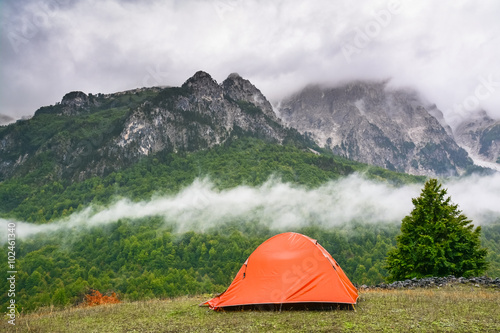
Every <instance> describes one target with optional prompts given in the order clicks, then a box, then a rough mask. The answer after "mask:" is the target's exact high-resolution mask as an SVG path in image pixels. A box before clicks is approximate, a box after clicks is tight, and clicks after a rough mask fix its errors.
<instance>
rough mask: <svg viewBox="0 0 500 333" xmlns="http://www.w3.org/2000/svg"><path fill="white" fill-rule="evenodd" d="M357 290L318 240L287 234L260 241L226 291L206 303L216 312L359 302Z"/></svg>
mask: <svg viewBox="0 0 500 333" xmlns="http://www.w3.org/2000/svg"><path fill="white" fill-rule="evenodd" d="M357 299H358V290H357V289H356V287H354V286H353V284H352V283H351V281H349V279H348V278H347V276H346V275H345V273H344V271H342V268H340V266H339V264H338V263H337V262H336V261H335V259H333V258H332V256H331V255H330V254H329V253H328V252H327V251H326V250H325V249H324V248H323V247H322V246H321V245H319V244H318V242H317V241H316V240H314V239H312V238H309V237H307V236H304V235H301V234H298V233H294V232H286V233H283V234H279V235H276V236H274V237H271V238H269V239H268V240H267V241H265V242H264V243H262V244H261V245H260V246H259V247H258V248H257V249H256V250H255V251H254V252H253V253H252V254H251V255H250V257H248V259H247V261H245V263H244V264H243V266H242V267H241V269H240V270H239V272H238V274H236V277H235V278H234V280H233V282H232V283H231V285H230V286H229V288H227V290H226V291H224V292H223V293H222V294H220V295H218V296H217V297H214V298H212V299H211V300H209V301H207V302H205V303H204V304H205V305H208V306H209V307H210V308H211V309H213V310H221V309H222V308H224V307H231V306H245V305H257V304H290V303H344V304H356V300H357Z"/></svg>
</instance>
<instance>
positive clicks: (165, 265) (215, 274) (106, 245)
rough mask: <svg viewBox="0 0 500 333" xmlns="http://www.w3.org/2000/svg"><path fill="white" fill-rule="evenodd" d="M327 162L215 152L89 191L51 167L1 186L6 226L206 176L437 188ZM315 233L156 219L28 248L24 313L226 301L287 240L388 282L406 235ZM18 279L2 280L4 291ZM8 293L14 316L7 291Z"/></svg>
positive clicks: (223, 183)
mask: <svg viewBox="0 0 500 333" xmlns="http://www.w3.org/2000/svg"><path fill="white" fill-rule="evenodd" d="M322 153H323V154H322V155H317V154H314V153H312V152H311V151H309V150H308V149H307V148H305V147H303V146H300V145H297V144H286V145H277V144H273V143H269V142H265V141H262V140H259V139H256V138H248V137H246V138H245V137H243V138H241V137H240V138H238V139H232V140H229V141H228V142H226V144H224V145H221V146H218V147H215V148H213V149H209V150H202V151H198V152H191V153H190V152H179V153H173V152H165V153H161V154H157V155H153V156H149V157H146V158H144V159H142V160H141V161H140V162H139V163H136V164H134V165H132V166H129V167H128V168H123V169H121V170H119V171H114V172H112V173H110V174H109V175H107V176H105V177H91V178H88V179H85V180H82V181H70V180H65V179H62V178H57V177H54V176H53V175H51V173H50V168H43V167H41V168H40V169H39V170H40V171H39V172H40V173H39V174H37V175H33V174H26V175H24V176H19V177H14V178H11V179H8V180H5V181H3V182H2V183H0V202H2V206H1V208H0V209H1V211H0V215H1V217H3V218H9V219H14V220H19V221H28V222H31V223H33V224H45V223H51V222H53V221H55V220H58V219H60V218H63V217H65V216H69V215H71V214H72V213H74V212H78V211H81V210H82V209H84V208H85V207H88V206H89V205H100V206H103V207H105V206H106V205H108V204H110V203H111V202H113V201H114V200H116V199H117V198H130V199H131V200H135V201H139V200H148V199H150V198H151V197H152V196H154V195H164V194H175V193H178V192H179V191H180V190H181V189H183V188H185V187H186V186H188V185H190V184H191V183H192V182H193V181H194V180H195V179H197V178H203V177H209V178H210V179H211V181H212V182H213V183H214V184H215V186H216V188H217V189H219V190H221V189H228V188H233V187H235V186H238V185H242V184H244V185H249V186H258V185H261V184H263V183H264V182H265V181H266V180H268V179H269V177H271V176H274V177H277V178H278V179H281V181H282V182H285V183H291V184H297V185H301V186H305V187H307V188H311V189H314V188H316V187H318V186H320V185H321V184H324V183H325V182H327V181H329V180H334V179H339V178H340V177H345V176H347V175H350V174H352V173H355V172H357V173H361V174H363V175H364V176H365V177H366V178H368V179H375V180H378V181H381V182H385V183H387V184H391V186H395V187H397V186H399V185H402V184H407V183H410V182H413V183H418V184H423V183H424V181H425V178H424V177H415V176H410V175H406V174H400V173H394V172H391V171H388V170H385V169H381V168H376V167H370V166H367V165H363V164H359V163H355V162H353V161H349V160H345V159H342V158H339V157H336V156H333V155H331V154H327V153H326V152H323V151H322ZM47 163H48V162H47ZM44 170H45V171H44ZM43 172H45V174H41V173H43ZM36 177H38V178H36ZM408 200H411V198H408ZM306 222H307V223H306V224H305V225H307V226H305V227H301V228H297V229H296V230H288V229H287V230H280V229H275V228H272V227H271V226H268V225H265V224H263V223H261V221H258V220H253V219H252V218H249V219H239V220H233V221H225V222H224V223H221V225H218V226H216V227H209V228H207V229H206V230H204V231H203V232H201V231H196V230H195V231H179V229H178V225H177V224H176V221H165V220H164V219H163V218H159V217H148V218H141V219H135V220H130V219H121V220H118V221H113V222H112V223H109V224H106V225H103V226H95V227H82V228H76V227H75V228H68V229H61V230H59V231H56V232H50V233H40V234H37V235H35V236H32V237H28V238H23V239H17V243H16V257H17V262H16V265H17V269H18V274H17V281H16V283H17V293H16V298H17V303H18V306H19V307H18V309H19V310H20V311H21V309H22V311H25V312H29V311H33V310H35V309H37V308H40V307H46V306H50V305H54V306H57V307H63V306H69V305H76V304H78V303H79V302H81V301H82V299H83V297H84V295H85V293H87V292H88V291H89V289H90V288H93V289H97V290H99V291H101V292H103V293H110V292H112V291H114V292H116V293H117V294H118V296H119V297H120V298H121V299H122V300H139V299H149V298H170V297H176V296H180V295H194V294H207V295H211V294H213V293H217V292H222V291H224V289H225V288H226V287H227V286H228V285H229V283H230V282H231V281H232V279H233V277H234V275H235V274H236V272H237V271H238V269H239V268H240V267H241V265H242V263H243V262H244V261H245V260H246V259H247V257H248V256H249V255H250V254H251V253H252V251H253V250H255V248H256V247H257V246H258V245H259V244H261V243H262V242H263V241H265V240H266V239H267V238H269V237H271V236H273V235H275V234H277V233H280V232H285V231H295V232H299V233H303V234H305V235H307V236H309V237H312V238H314V239H317V240H318V242H319V243H320V244H321V245H322V246H323V247H325V249H327V250H328V251H329V252H330V253H331V254H332V256H333V257H334V258H335V259H336V260H337V261H338V263H339V264H340V265H341V266H342V268H343V269H344V271H345V272H346V274H347V275H348V277H349V278H350V279H351V281H353V283H355V284H358V285H361V284H367V285H374V284H378V283H381V282H384V281H385V279H386V278H387V271H386V270H385V268H384V265H385V258H386V255H387V252H388V251H389V250H390V249H391V248H393V247H394V245H395V241H396V236H397V235H398V234H399V232H400V231H399V228H400V225H399V224H397V223H394V222H389V221H388V222H387V223H380V224H367V223H365V222H364V221H352V222H351V223H349V224H345V225H337V226H335V227H331V228H325V227H323V226H320V225H316V224H315V223H314V221H306ZM482 230H483V231H482V244H483V246H484V247H486V248H487V249H488V251H489V254H488V258H487V259H488V261H489V262H490V268H489V270H488V271H487V274H488V275H489V276H500V245H499V244H500V221H498V223H496V224H492V225H486V226H483V229H482ZM3 232H4V231H2V233H3ZM3 246H4V247H6V244H4V245H3ZM6 252H7V251H0V253H1V257H0V260H1V262H2V263H7V254H6ZM6 272H7V269H2V270H1V272H0V279H3V281H5V279H6V278H7V275H6V274H7V273H6ZM0 288H2V289H1V290H0V295H1V297H2V299H1V304H2V311H5V309H6V306H7V303H6V302H7V301H8V298H7V285H6V284H2V285H1V287H0Z"/></svg>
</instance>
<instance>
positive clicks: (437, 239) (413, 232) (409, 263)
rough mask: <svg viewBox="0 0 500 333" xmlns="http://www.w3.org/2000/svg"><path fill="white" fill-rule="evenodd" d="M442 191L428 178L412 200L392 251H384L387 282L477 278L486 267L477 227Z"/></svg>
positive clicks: (445, 192)
mask: <svg viewBox="0 0 500 333" xmlns="http://www.w3.org/2000/svg"><path fill="white" fill-rule="evenodd" d="M446 194H447V191H446V189H443V188H441V184H439V183H438V181H437V180H436V179H430V180H428V181H427V182H426V183H425V186H424V188H423V190H422V193H421V194H420V197H418V198H414V199H412V202H413V205H414V206H415V207H414V209H413V211H412V212H411V213H410V215H408V216H406V217H404V218H403V221H402V224H401V234H400V235H399V236H398V237H397V243H396V248H393V249H392V250H390V251H389V252H388V257H387V265H386V268H387V269H388V271H389V274H390V275H389V277H388V281H390V282H392V281H398V280H404V279H411V278H414V277H416V278H422V277H430V276H448V275H455V276H464V277H469V276H478V275H480V274H481V273H483V272H484V271H485V270H486V269H487V266H488V263H487V261H486V259H485V258H486V254H487V252H486V249H483V248H481V244H480V234H481V227H479V226H478V227H477V228H475V229H474V225H473V224H472V221H471V220H469V219H467V217H466V216H465V215H463V214H462V211H461V210H459V209H458V205H454V204H453V203H451V201H450V200H451V198H450V197H446Z"/></svg>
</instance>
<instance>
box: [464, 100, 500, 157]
mask: <svg viewBox="0 0 500 333" xmlns="http://www.w3.org/2000/svg"><path fill="white" fill-rule="evenodd" d="M455 139H456V141H457V142H458V143H459V144H460V145H462V146H464V147H467V149H468V150H469V153H470V154H471V155H472V156H474V157H477V158H479V159H481V160H484V161H487V162H493V163H498V164H499V165H498V167H500V121H499V120H496V121H495V120H493V119H492V118H490V117H489V116H488V114H487V113H486V112H485V111H484V110H483V111H480V112H478V113H476V114H474V115H472V116H471V117H470V118H468V119H465V120H464V121H462V122H461V123H460V124H459V125H458V126H457V128H456V129H455Z"/></svg>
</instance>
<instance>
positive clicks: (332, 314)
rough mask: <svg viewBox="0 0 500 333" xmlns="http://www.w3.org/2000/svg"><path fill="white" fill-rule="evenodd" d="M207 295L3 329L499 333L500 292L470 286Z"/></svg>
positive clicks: (28, 320) (45, 314) (72, 313)
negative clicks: (233, 305)
mask: <svg viewBox="0 0 500 333" xmlns="http://www.w3.org/2000/svg"><path fill="white" fill-rule="evenodd" d="M209 297H210V295H198V296H191V297H180V298H175V299H152V300H147V301H136V302H122V303H119V304H111V305H100V306H94V307H67V308H65V309H59V310H58V309H55V308H43V309H39V310H37V311H36V312H33V313H30V314H26V315H23V314H21V315H20V316H19V317H18V320H17V323H16V326H15V327H12V326H11V325H8V324H7V321H6V320H4V321H2V323H1V324H0V330H1V331H4V332H270V331H273V332H499V331H500V290H499V289H498V288H487V287H476V286H474V285H470V284H467V285H449V286H445V287H441V288H439V287H434V288H428V289H424V288H417V289H411V290H409V289H397V290H381V289H371V290H370V289H368V290H364V291H362V292H360V298H359V300H358V304H357V305H356V306H355V311H353V310H329V311H304V310H301V311H282V312H278V311H239V312H215V311H212V310H210V309H208V308H207V307H199V306H198V304H200V303H202V302H203V301H205V300H207V299H208V298H209Z"/></svg>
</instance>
